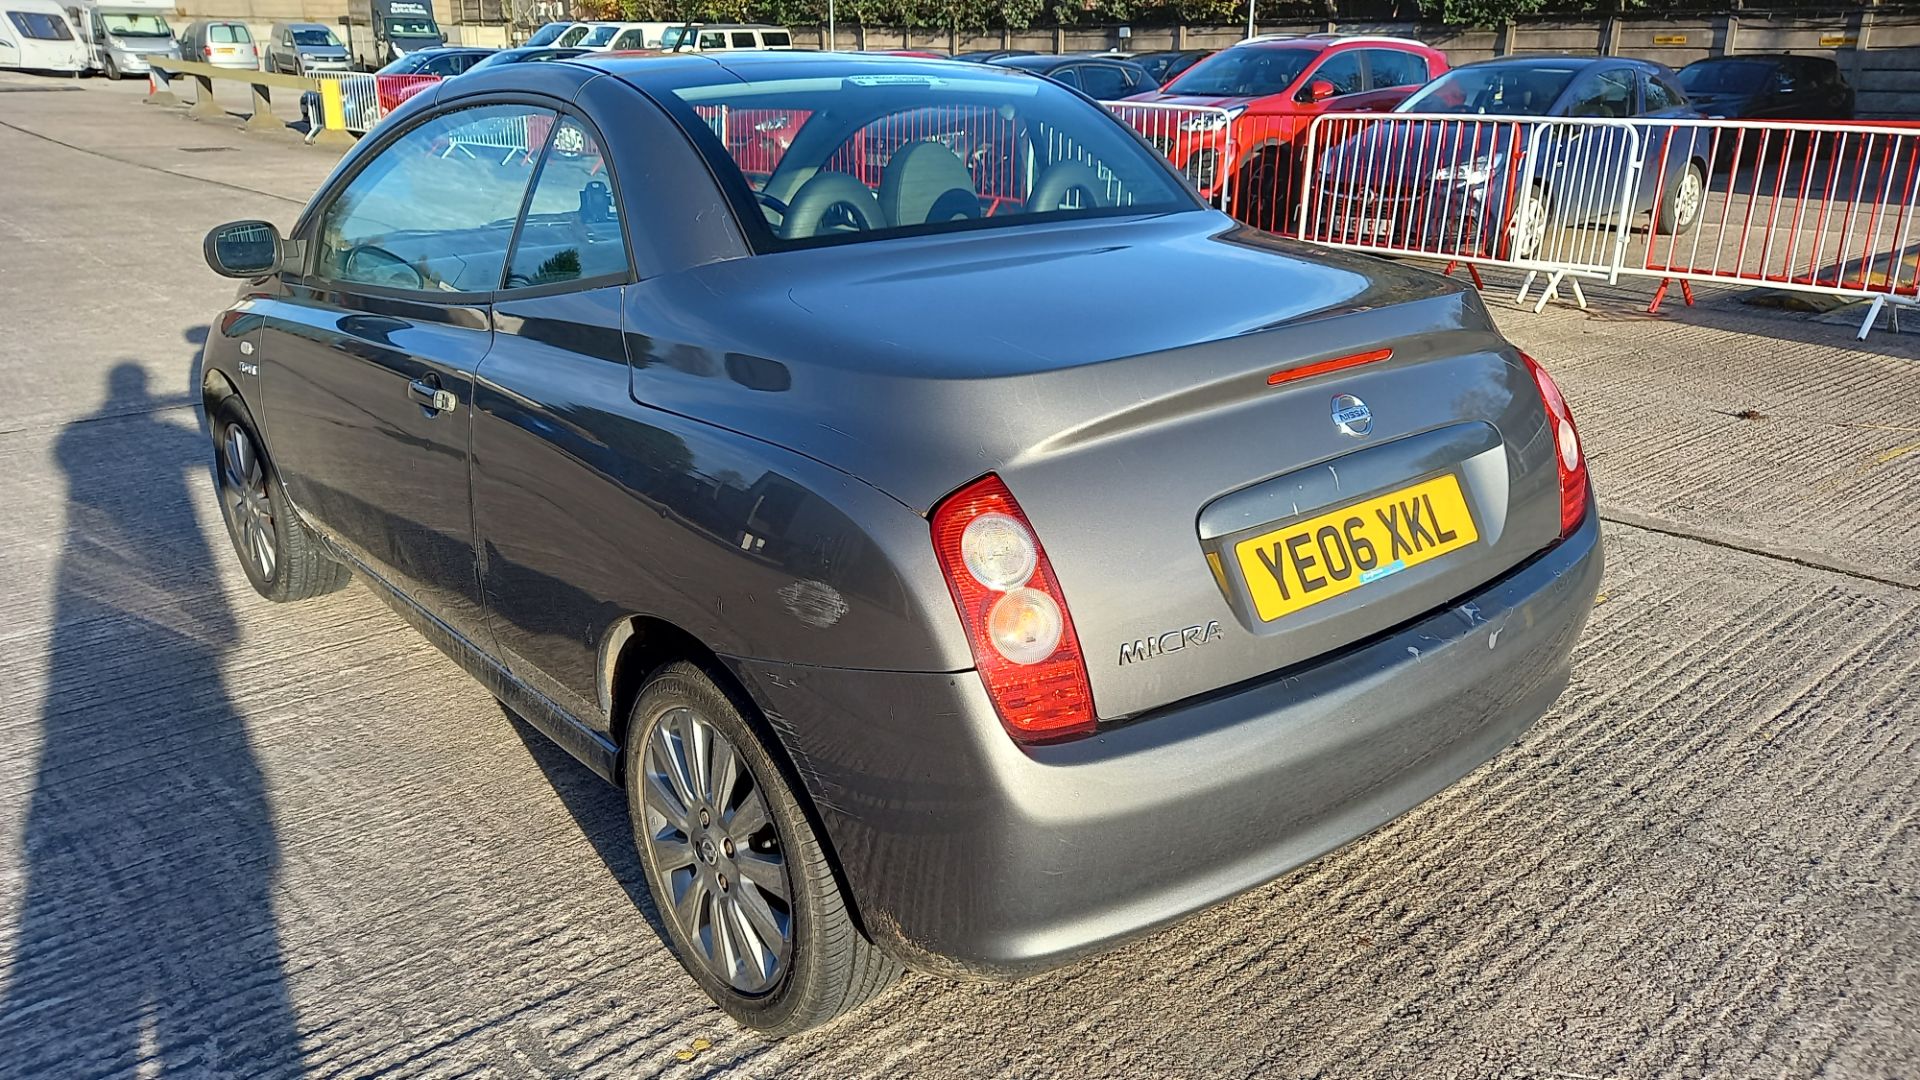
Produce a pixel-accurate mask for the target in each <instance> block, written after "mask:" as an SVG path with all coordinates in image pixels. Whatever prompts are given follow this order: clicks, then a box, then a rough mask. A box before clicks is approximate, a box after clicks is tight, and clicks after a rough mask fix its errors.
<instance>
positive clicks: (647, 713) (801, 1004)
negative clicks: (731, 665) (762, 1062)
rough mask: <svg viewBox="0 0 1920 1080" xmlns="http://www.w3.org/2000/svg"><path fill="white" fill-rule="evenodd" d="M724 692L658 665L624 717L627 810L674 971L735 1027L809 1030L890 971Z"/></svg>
mask: <svg viewBox="0 0 1920 1080" xmlns="http://www.w3.org/2000/svg"><path fill="white" fill-rule="evenodd" d="M750 708H751V706H750V705H748V704H746V703H744V702H739V701H736V700H735V699H734V698H733V697H732V696H731V695H729V694H728V693H727V692H726V691H725V690H723V689H721V688H720V686H719V685H718V684H716V683H715V682H714V681H713V679H711V678H710V677H708V675H707V674H706V672H704V671H702V670H701V669H700V668H699V667H698V666H696V665H694V664H690V663H684V662H682V663H674V664H669V665H667V666H666V667H664V668H662V669H660V671H659V672H657V673H656V674H654V675H653V677H652V678H650V679H649V680H648V681H647V684H646V685H645V686H644V687H643V688H642V689H641V691H640V697H639V700H638V701H636V702H635V703H634V707H633V713H632V716H631V719H630V722H629V723H628V725H627V744H626V754H625V771H626V777H625V779H626V785H627V812H628V816H629V818H630V819H631V821H632V823H633V832H634V841H635V844H636V846H637V847H638V848H639V849H640V861H641V863H642V864H643V865H644V866H645V867H646V872H647V886H648V889H649V890H650V892H651V894H652V897H653V903H654V907H655V909H656V910H657V911H658V912H659V913H660V921H661V923H662V924H664V926H665V927H666V931H667V937H668V939H669V941H670V942H671V943H672V945H673V951H674V953H675V954H676V955H677V956H678V957H679V959H680V963H681V966H683V967H685V968H686V969H687V974H689V975H691V976H693V980H694V982H696V983H699V984H700V988H701V989H702V990H705V991H706V992H707V996H708V997H710V998H712V999H713V1000H714V1002H715V1004H717V1005H719V1006H720V1007H721V1008H722V1009H724V1010H726V1012H727V1014H728V1015H729V1016H732V1017H733V1018H734V1019H735V1020H736V1021H738V1022H739V1023H741V1024H742V1025H744V1026H746V1027H749V1028H752V1029H753V1030H755V1031H758V1032H760V1033H762V1034H764V1035H768V1036H771V1037H774V1038H780V1037H783V1036H787V1035H793V1034H796V1033H798V1032H801V1031H805V1030H807V1029H809V1028H813V1027H818V1026H819V1025H821V1024H824V1023H826V1022H828V1021H829V1020H832V1019H833V1018H834V1017H837V1016H839V1015H840V1014H842V1013H844V1012H846V1011H848V1010H849V1009H852V1008H854V1007H855V1006H857V1005H859V1004H861V1003H862V1002H865V1001H866V1000H868V999H869V998H871V997H873V996H874V995H876V994H878V993H880V992H881V991H882V990H884V989H886V988H887V987H888V986H889V985H891V984H892V983H893V981H894V980H895V979H896V978H898V977H899V974H900V970H901V969H900V966H899V965H898V964H897V963H895V962H894V961H893V960H892V959H891V958H889V957H888V956H887V955H886V954H885V953H882V952H881V951H880V950H879V949H878V948H877V947H875V946H874V944H873V943H872V942H870V941H868V940H867V938H866V936H865V935H864V934H862V933H861V931H860V928H859V927H858V926H856V925H854V922H853V918H852V916H851V914H850V913H849V912H848V910H847V901H846V897H845V895H844V894H843V893H842V891H841V889H840V884H839V882H838V880H837V879H836V878H835V877H834V874H833V869H832V867H831V866H830V865H829V863H828V860H827V855H826V851H825V849H824V848H823V847H822V846H821V844H820V841H819V839H818V837H817V836H816V835H815V833H814V831H813V826H812V825H811V824H810V823H809V822H808V820H807V815H806V813H805V812H804V810H803V809H802V808H801V805H800V802H799V799H798V798H797V797H796V796H795V794H794V792H793V789H792V788H791V787H790V786H789V785H788V783H787V781H786V778H785V776H784V775H783V774H782V772H781V770H780V767H779V766H778V765H777V764H776V763H775V762H774V760H773V758H772V756H771V755H770V754H769V753H768V752H767V749H766V747H765V745H764V744H763V743H762V742H761V740H760V737H759V735H758V734H756V732H755V731H754V729H753V726H752V725H750V724H749V723H748V721H747V710H748V709H750Z"/></svg>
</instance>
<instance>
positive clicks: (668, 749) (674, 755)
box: [653, 713, 696, 807]
mask: <svg viewBox="0 0 1920 1080" xmlns="http://www.w3.org/2000/svg"><path fill="white" fill-rule="evenodd" d="M673 722H674V717H673V715H672V714H671V713H669V714H668V715H666V716H663V717H661V718H660V723H659V724H657V725H655V726H654V729H653V742H654V744H655V745H654V750H655V756H656V759H657V764H658V766H659V770H658V771H659V772H660V773H661V775H663V776H665V777H666V778H667V782H668V783H669V784H671V785H673V793H674V794H675V795H676V796H678V797H679V799H680V805H682V806H686V807H691V806H692V805H693V804H694V802H695V801H696V800H695V799H694V797H693V786H692V785H691V784H689V783H688V782H687V774H686V764H687V763H686V756H685V753H684V751H683V749H682V747H681V744H680V736H679V735H678V734H677V733H676V732H675V731H674V730H673Z"/></svg>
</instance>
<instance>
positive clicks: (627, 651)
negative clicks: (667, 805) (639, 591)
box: [599, 615, 875, 941]
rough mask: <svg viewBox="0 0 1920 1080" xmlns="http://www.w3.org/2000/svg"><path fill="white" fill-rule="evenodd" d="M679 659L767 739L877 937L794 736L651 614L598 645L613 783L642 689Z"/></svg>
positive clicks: (734, 676) (690, 638)
mask: <svg viewBox="0 0 1920 1080" xmlns="http://www.w3.org/2000/svg"><path fill="white" fill-rule="evenodd" d="M681 661H685V662H687V663H691V664H693V665H694V666H696V667H698V668H700V670H701V671H703V672H705V673H706V675H707V677H708V678H711V679H712V680H713V681H714V683H715V685H717V686H719V687H720V690H721V692H722V693H724V694H726V695H727V696H728V697H730V698H732V699H733V701H734V706H735V707H736V708H738V709H739V710H740V714H741V715H742V716H743V717H745V718H746V721H747V724H748V726H749V727H751V728H753V730H754V732H755V733H756V734H758V735H759V736H760V739H761V741H762V742H763V743H765V744H766V748H767V754H768V756H770V757H772V758H773V760H774V764H775V766H776V767H777V768H779V770H780V772H781V778H782V779H783V780H785V781H786V783H787V786H788V787H789V788H791V789H792V790H793V793H794V796H795V798H796V800H797V801H798V802H799V804H800V810H801V812H802V813H804V814H806V815H807V822H808V824H809V825H811V826H812V827H813V834H814V836H815V837H816V838H817V839H818V840H819V842H820V847H821V850H822V851H824V852H825V853H826V856H827V865H828V866H829V867H831V868H832V870H833V876H834V880H835V881H836V882H838V884H839V886H840V892H841V896H842V897H843V899H844V902H845V904H846V907H847V913H848V915H849V916H850V917H851V918H852V919H853V923H854V925H855V926H857V927H859V928H860V932H861V933H863V934H866V935H867V938H868V940H870V941H871V940H875V939H874V935H873V934H872V933H870V932H869V931H868V930H867V925H866V923H865V922H864V921H863V920H862V918H861V914H860V905H859V901H858V894H857V893H856V892H855V890H854V889H853V887H852V883H851V882H850V881H849V880H848V878H847V872H846V868H845V865H844V864H843V863H842V862H841V860H840V855H839V853H838V851H837V850H835V847H834V839H833V834H832V833H831V832H829V831H828V829H827V824H826V821H825V819H824V818H823V817H822V816H821V814H820V809H819V806H818V805H817V802H816V799H815V794H814V791H815V787H814V785H813V784H811V783H808V781H807V775H806V774H805V773H804V772H802V770H801V768H800V760H801V759H800V758H799V757H798V756H796V755H795V753H794V749H793V741H792V740H791V739H789V738H788V737H787V734H786V732H785V730H784V729H783V727H782V723H781V721H780V719H779V717H778V714H777V713H774V712H773V711H772V710H770V709H769V708H767V707H766V706H765V704H764V702H765V698H764V696H763V695H761V694H757V693H754V692H753V688H752V687H750V686H748V685H747V682H746V680H744V679H742V678H741V677H740V675H739V673H738V672H737V671H736V670H735V669H734V668H733V666H731V665H729V664H728V663H727V662H726V660H725V658H724V657H723V656H722V655H721V654H720V653H717V652H715V651H714V650H713V649H711V648H709V647H708V646H707V645H706V643H705V642H703V641H701V640H700V639H699V638H697V637H695V636H694V635H693V634H690V633H688V632H687V631H686V630H684V629H682V628H681V627H679V626H676V625H675V624H673V623H672V622H669V621H667V620H666V619H662V618H658V617H656V616H652V615H630V616H628V617H626V618H624V619H621V620H619V621H618V622H616V623H615V624H614V625H613V627H612V628H611V629H609V630H608V631H607V633H606V636H605V638H604V640H603V641H602V644H601V651H600V672H599V675H600V690H599V692H600V695H601V697H600V700H601V704H602V705H603V706H604V707H605V708H606V709H607V710H608V713H607V717H608V729H607V733H608V735H610V736H611V737H612V739H613V743H614V746H615V747H617V748H618V749H617V751H616V757H615V766H614V775H613V781H614V783H615V784H617V785H619V786H621V787H622V788H624V787H625V786H626V775H627V745H626V744H627V733H628V729H629V727H630V726H631V717H632V713H633V707H634V704H635V703H636V702H637V701H638V700H639V699H640V691H641V689H642V688H643V687H645V686H646V684H647V679H648V677H650V676H651V675H652V674H653V673H654V672H656V671H659V670H660V669H661V668H664V667H666V666H667V665H669V664H673V663H677V662H681Z"/></svg>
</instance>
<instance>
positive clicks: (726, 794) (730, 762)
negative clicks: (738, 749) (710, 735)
mask: <svg viewBox="0 0 1920 1080" xmlns="http://www.w3.org/2000/svg"><path fill="white" fill-rule="evenodd" d="M711 742H712V745H711V746H709V747H708V750H707V756H708V762H707V798H709V799H710V800H712V802H713V805H714V807H715V808H716V809H718V810H719V811H720V816H721V819H722V820H723V821H724V820H725V819H726V816H727V813H728V800H729V799H731V798H732V796H733V788H734V785H735V783H736V782H737V781H738V780H739V777H740V757H739V755H737V754H735V753H734V752H733V744H732V743H729V742H728V741H727V740H725V739H722V738H714V739H713V740H711Z"/></svg>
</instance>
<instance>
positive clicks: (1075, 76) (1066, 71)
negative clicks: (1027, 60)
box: [1047, 64, 1080, 90]
mask: <svg viewBox="0 0 1920 1080" xmlns="http://www.w3.org/2000/svg"><path fill="white" fill-rule="evenodd" d="M1047 77H1048V78H1050V79H1052V80H1053V81H1054V82H1057V83H1060V84H1062V85H1065V86H1071V87H1073V88H1074V89H1075V90H1078V89H1080V65H1078V64H1068V65H1067V66H1066V67H1058V68H1054V69H1053V70H1052V71H1049V72H1048V73H1047Z"/></svg>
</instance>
